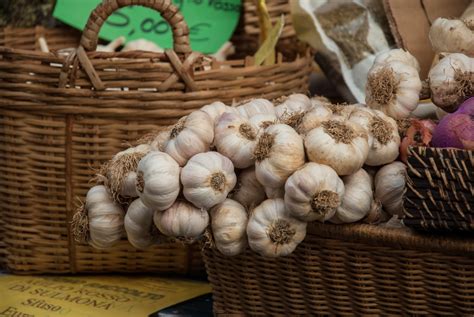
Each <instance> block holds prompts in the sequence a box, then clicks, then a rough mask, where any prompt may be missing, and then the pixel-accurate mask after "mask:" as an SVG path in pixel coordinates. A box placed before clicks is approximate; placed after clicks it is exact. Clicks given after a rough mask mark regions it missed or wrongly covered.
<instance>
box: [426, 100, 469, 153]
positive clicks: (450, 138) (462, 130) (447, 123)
mask: <svg viewBox="0 0 474 317" xmlns="http://www.w3.org/2000/svg"><path fill="white" fill-rule="evenodd" d="M473 99H474V98H470V99H468V100H466V102H464V103H463V104H462V106H461V107H460V108H459V109H458V110H457V111H456V112H454V113H452V114H448V115H446V116H445V117H444V118H443V119H442V120H441V121H440V122H439V124H438V126H437V127H436V129H435V131H434V133H433V139H432V145H433V146H435V147H453V148H459V149H471V150H472V149H474V100H473Z"/></svg>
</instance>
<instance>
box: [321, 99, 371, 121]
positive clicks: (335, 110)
mask: <svg viewBox="0 0 474 317" xmlns="http://www.w3.org/2000/svg"><path fill="white" fill-rule="evenodd" d="M327 107H328V108H329V109H331V113H332V116H331V119H335V120H347V119H349V117H350V115H351V113H352V111H354V110H356V109H358V108H360V107H363V105H362V104H358V103H356V104H352V105H346V104H331V105H328V106H327ZM364 107H365V106H364Z"/></svg>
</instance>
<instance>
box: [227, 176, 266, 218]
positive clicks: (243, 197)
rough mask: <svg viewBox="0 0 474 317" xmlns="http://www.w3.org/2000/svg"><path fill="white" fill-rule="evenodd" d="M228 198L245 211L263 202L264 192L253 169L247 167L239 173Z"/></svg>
mask: <svg viewBox="0 0 474 317" xmlns="http://www.w3.org/2000/svg"><path fill="white" fill-rule="evenodd" d="M229 196H230V198H232V199H233V200H235V201H237V202H239V203H240V204H242V205H243V206H244V207H245V208H247V209H252V208H253V207H255V206H257V205H259V204H260V203H261V202H262V201H264V200H265V198H266V196H265V190H264V189H263V186H262V185H261V184H260V183H259V182H258V180H257V176H256V175H255V167H249V168H247V169H244V170H243V171H241V172H240V173H239V175H238V176H237V185H236V186H235V188H234V189H233V190H232V192H231V193H230V195H229Z"/></svg>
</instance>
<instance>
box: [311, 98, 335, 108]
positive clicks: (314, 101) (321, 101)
mask: <svg viewBox="0 0 474 317" xmlns="http://www.w3.org/2000/svg"><path fill="white" fill-rule="evenodd" d="M311 105H312V106H313V107H315V106H328V105H331V101H330V100H329V99H328V98H326V97H324V96H313V97H311Z"/></svg>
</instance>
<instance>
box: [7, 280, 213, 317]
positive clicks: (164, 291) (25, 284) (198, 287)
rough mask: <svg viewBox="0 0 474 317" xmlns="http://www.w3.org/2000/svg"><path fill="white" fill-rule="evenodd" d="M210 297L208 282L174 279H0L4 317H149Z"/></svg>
mask: <svg viewBox="0 0 474 317" xmlns="http://www.w3.org/2000/svg"><path fill="white" fill-rule="evenodd" d="M210 292H211V288H210V285H209V284H208V283H206V282H200V281H192V280H191V281H190V280H182V279H174V278H161V277H143V276H126V277H120V276H69V277H59V276H41V277H31V276H11V275H0V298H1V299H0V316H2V317H3V316H8V317H13V316H14V317H30V316H41V317H43V316H44V317H55V316H67V317H75V316H80V317H108V316H113V317H122V316H148V315H149V314H151V313H154V312H156V311H158V310H161V309H164V308H166V307H169V306H172V305H174V304H177V303H180V302H183V301H186V300H188V299H191V298H194V297H196V296H199V295H203V294H207V293H210Z"/></svg>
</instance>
